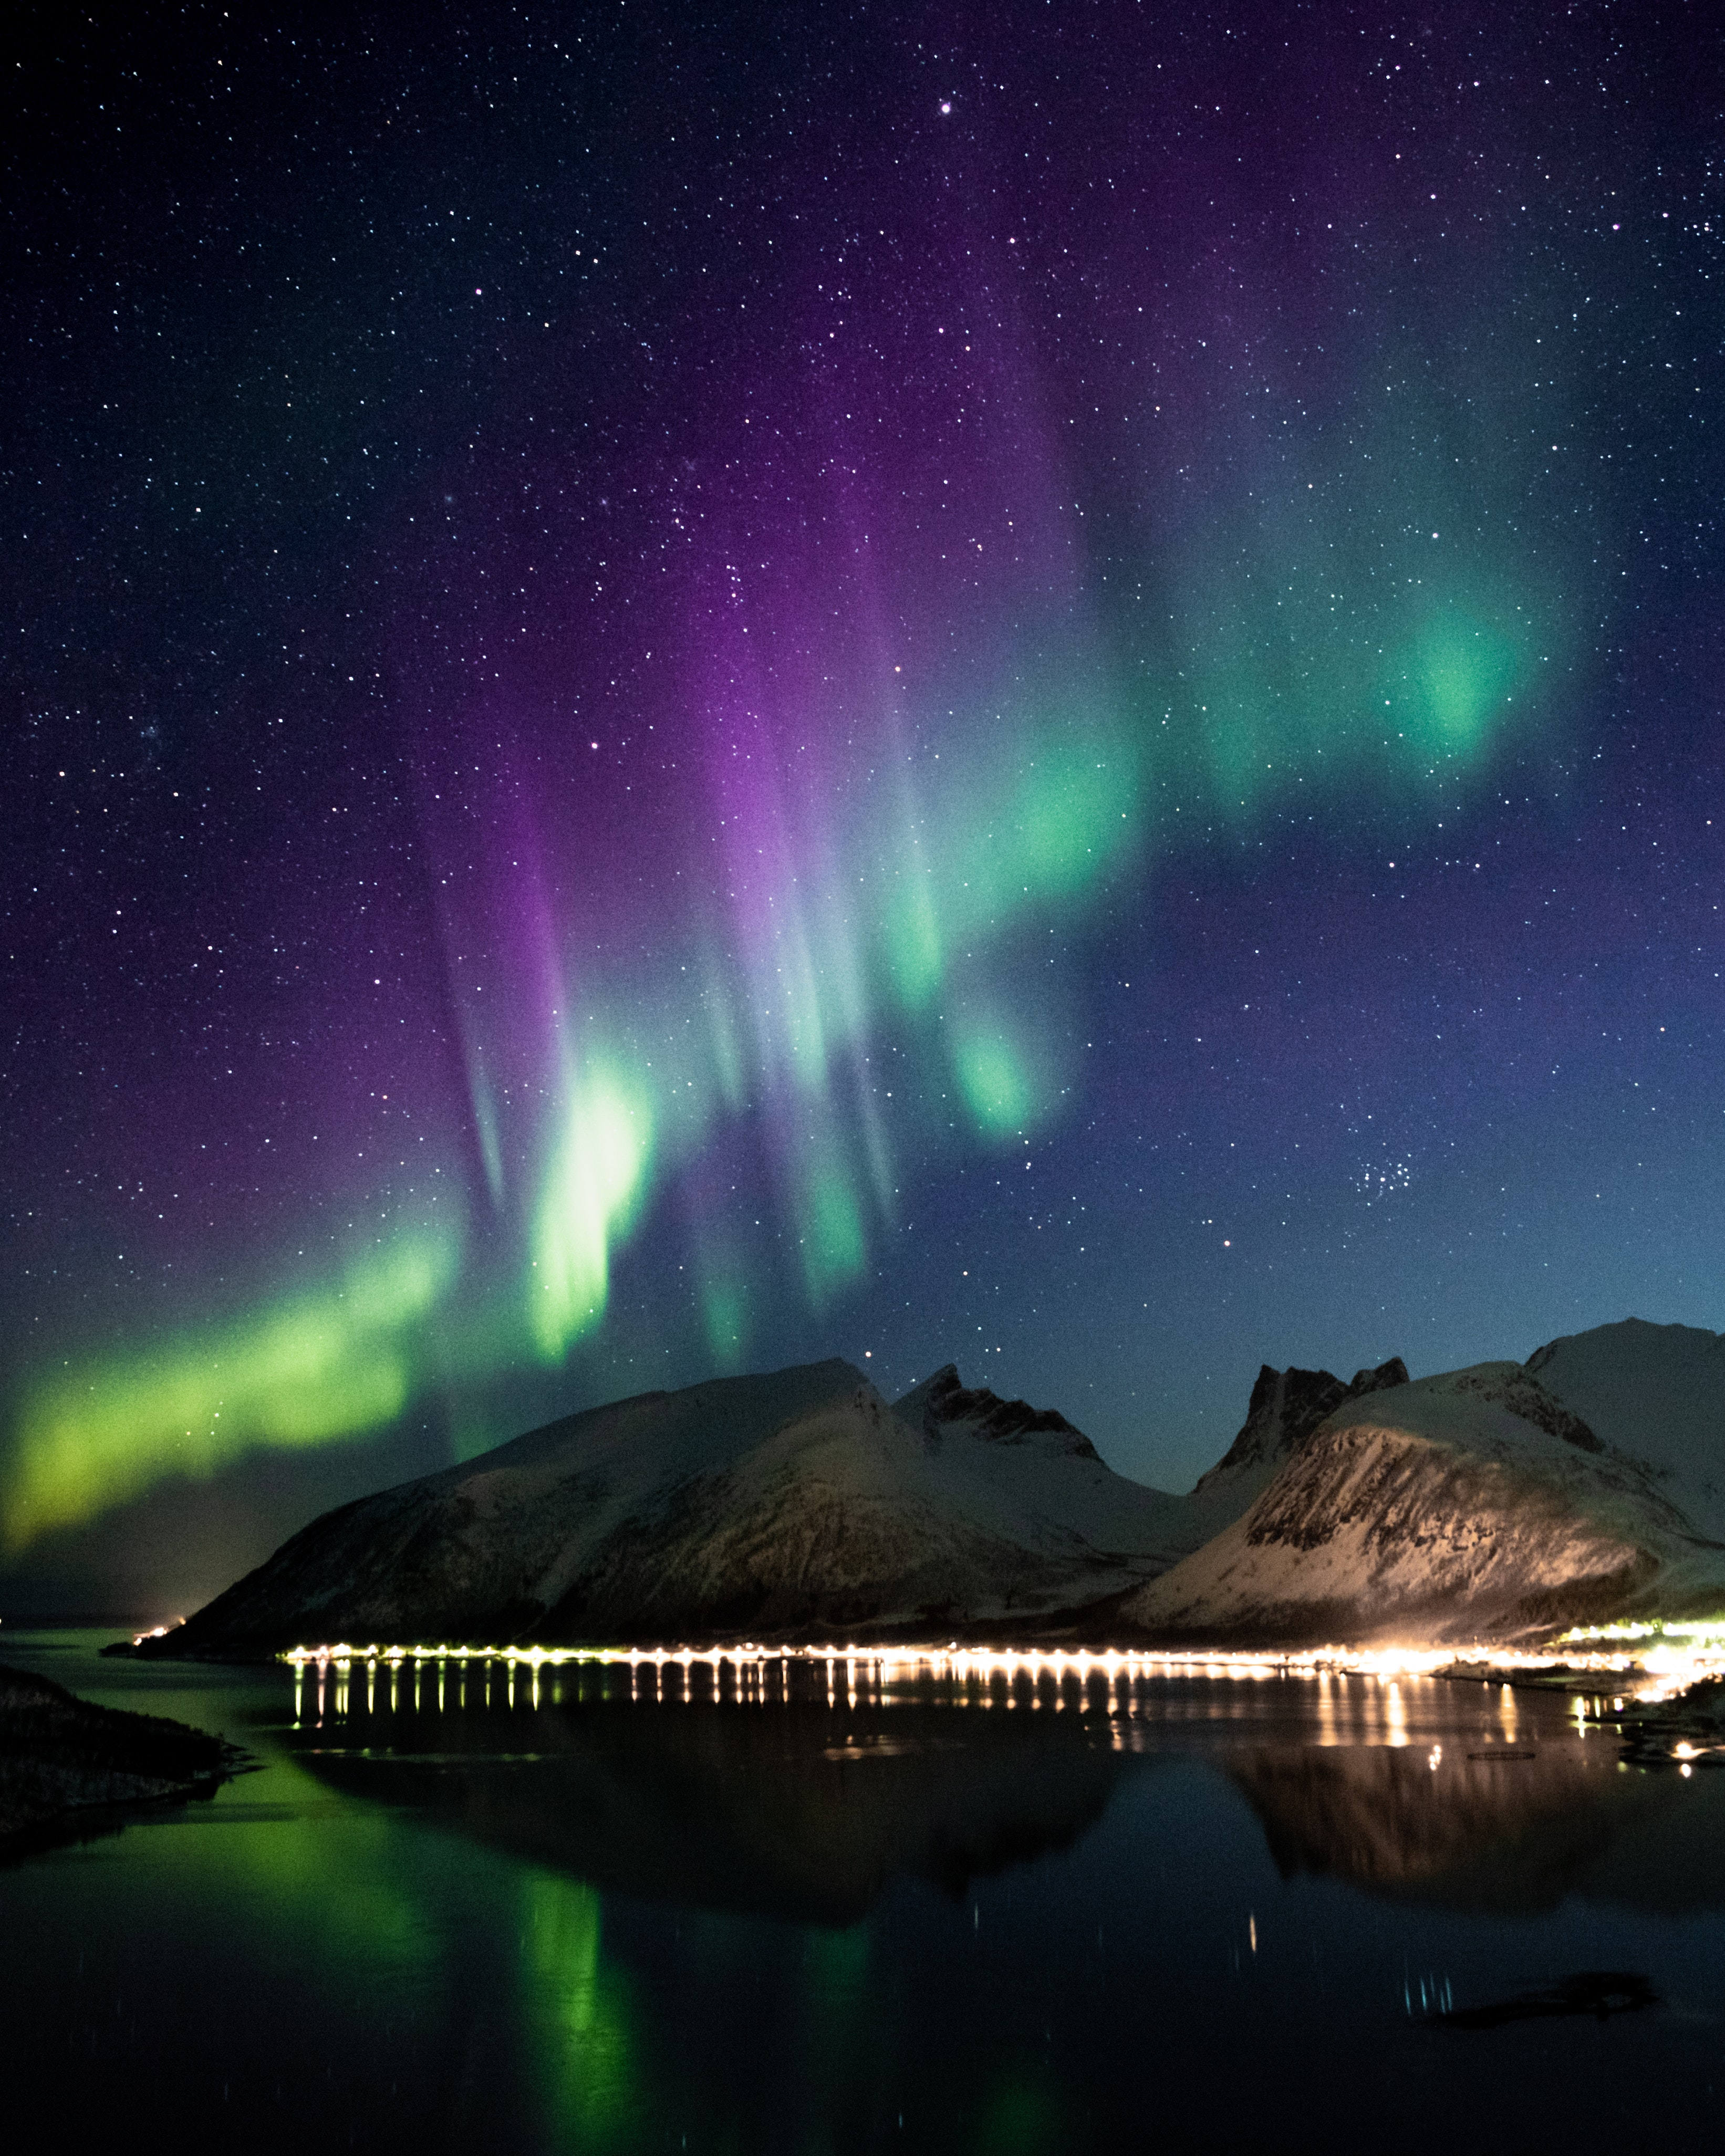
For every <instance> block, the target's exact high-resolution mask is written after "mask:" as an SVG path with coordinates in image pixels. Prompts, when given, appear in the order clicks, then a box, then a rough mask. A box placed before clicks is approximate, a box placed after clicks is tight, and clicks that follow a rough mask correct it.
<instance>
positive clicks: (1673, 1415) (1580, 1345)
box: [1527, 1317, 1725, 1539]
mask: <svg viewBox="0 0 1725 2156" xmlns="http://www.w3.org/2000/svg"><path fill="white" fill-rule="evenodd" d="M1527 1368H1528V1369H1529V1370H1530V1371H1531V1372H1532V1373H1533V1375H1534V1376H1535V1377H1537V1378H1538V1380H1539V1382H1540V1383H1541V1384H1542V1385H1543V1386H1544V1388H1545V1389H1546V1390H1547V1392H1548V1393H1550V1394H1553V1396H1554V1397H1555V1398H1556V1399H1560V1400H1561V1401H1563V1404H1564V1405H1565V1406H1566V1407H1568V1408H1570V1409H1573V1410H1574V1412H1575V1414H1579V1416H1580V1417H1581V1419H1582V1420H1583V1421H1584V1422H1585V1423H1586V1424H1588V1425H1589V1428H1591V1429H1593V1430H1597V1431H1598V1433H1599V1435H1600V1436H1601V1437H1602V1438H1603V1439H1604V1441H1605V1442H1606V1444H1607V1445H1614V1446H1615V1448H1616V1449H1617V1450H1619V1451H1620V1452H1625V1453H1627V1454H1629V1455H1630V1457H1631V1458H1632V1459H1635V1460H1643V1461H1645V1463H1646V1464H1647V1466H1649V1467H1650V1468H1651V1470H1652V1471H1653V1473H1654V1476H1655V1477H1656V1481H1657V1482H1658V1486H1659V1488H1660V1490H1661V1493H1662V1494H1663V1495H1664V1496H1666V1497H1669V1498H1670V1499H1671V1502H1672V1503H1673V1504H1675V1505H1677V1506H1679V1507H1681V1510H1682V1511H1683V1512H1684V1513H1685V1514H1686V1517H1687V1518H1688V1519H1689V1521H1690V1522H1691V1523H1692V1525H1693V1526H1694V1527H1697V1528H1699V1529H1700V1530H1701V1532H1702V1533H1703V1534H1706V1535H1707V1536H1710V1537H1719V1538H1721V1539H1725V1333H1718V1332H1703V1331H1702V1329H1701V1327H1698V1326H1694V1325H1650V1324H1648V1323H1647V1322H1646V1320H1645V1318H1640V1317H1626V1318H1625V1319H1624V1320H1623V1321H1622V1322H1621V1323H1620V1324H1617V1325H1598V1326H1595V1327H1594V1328H1593V1330H1592V1331H1591V1332H1572V1333H1570V1334H1568V1336H1567V1337H1564V1338H1563V1339H1561V1340H1553V1341H1550V1342H1548V1343H1547V1345H1546V1346H1545V1347H1538V1348H1536V1349H1535V1350H1534V1352H1533V1353H1532V1354H1531V1355H1530V1356H1529V1357H1528V1358H1527Z"/></svg>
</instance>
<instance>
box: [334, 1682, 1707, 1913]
mask: <svg viewBox="0 0 1725 2156" xmlns="http://www.w3.org/2000/svg"><path fill="white" fill-rule="evenodd" d="M294 1698H295V1724H296V1727H295V1732H294V1748H295V1751H296V1753H298V1754H299V1756H300V1758H301V1760H302V1762H303V1763H304V1764H305V1766H306V1767H307V1768H309V1769H310V1770H311V1772H312V1773H313V1774H316V1776H317V1777H318V1778H319V1779H321V1780H322V1781H324V1782H325V1783H326V1784H328V1785H330V1786H331V1787H332V1788H336V1789H340V1790H341V1791H342V1792H343V1793H344V1794H347V1795H350V1796H352V1797H356V1798H362V1799H378V1800H382V1801H383V1802H385V1803H387V1804H392V1805H396V1806H403V1807H407V1808H410V1809H413V1810H414V1811H415V1812H416V1813H418V1814H419V1815H421V1816H423V1817H424V1818H426V1819H427V1820H430V1821H433V1822H435V1823H436V1824H437V1825H439V1826H441V1827H444V1828H449V1829H453V1830H455V1831H457V1832H459V1833H460V1834H462V1835H465V1836H468V1837H470V1838H471V1839H472V1840H476V1841H480V1842H483V1843H485V1845H488V1846H490V1847H492V1848H494V1849H496V1850H499V1851H507V1852H509V1853H511V1855H513V1856H517V1857H521V1858H524V1859H526V1860H529V1861H532V1862H534V1863H536V1864H539V1865H543V1866H553V1867H555V1868H556V1869H557V1870H558V1871H561V1872H562V1873H564V1874H566V1875H569V1876H575V1877H578V1878H580V1879H582V1880H583V1881H587V1882H588V1883H589V1884H591V1885H593V1886H598V1887H601V1888H603V1889H610V1890H617V1891H622V1892H628V1893H629V1894H632V1895H635V1896H639V1897H649V1898H652V1899H656V1900H664V1901H672V1902H679V1903H682V1904H685V1905H686V1906H688V1907H704V1908H711V1909H728V1910H733V1911H740V1912H743V1911H746V1912H754V1913H759V1914H770V1915H774V1916H781V1917H793V1918H797V1919H799V1920H803V1921H813V1922H821V1923H824V1924H829V1925H845V1924H850V1923H853V1922H855V1921H856V1920H857V1919H858V1918H859V1917H861V1916H862V1915H864V1914H865V1912H867V1911H868V1910H869V1908H870V1907H871V1906H872V1905H873V1904H874V1903H875V1902H876V1901H877V1900H878V1899H879V1898H880V1896H881V1894H882V1893H883V1892H885V1891H886V1887H887V1886H888V1885H889V1884H890V1883H891V1881H892V1880H894V1879H895V1878H896V1877H900V1876H916V1877H920V1878H922V1879H926V1880H930V1881H935V1882H936V1883H937V1884H938V1885H939V1886H941V1887H942V1889H944V1890H945V1891H946V1892H948V1893H951V1894H954V1895H961V1894H963V1892H964V1891H965V1890H966V1888H967V1887H968V1886H969V1884H970V1883H971V1882H972V1881H974V1880H976V1879H978V1878H981V1877H984V1876H989V1875H991V1874H993V1873H995V1872H998V1871H1001V1870H1003V1869H1004V1868H1005V1867H1008V1866H1011V1865H1013V1864H1016V1863H1021V1862H1029V1861H1033V1860H1034V1859H1035V1858H1036V1857H1038V1856H1042V1855H1044V1854H1045V1853H1046V1852H1048V1851H1053V1850H1056V1849H1060V1848H1065V1847H1068V1846H1070V1845H1072V1844H1073V1843H1075V1842H1076V1841H1077V1840H1079V1839H1080V1838H1081V1837H1082V1836H1083V1835H1085V1834H1086V1833H1087V1832H1088V1831H1089V1830H1091V1828H1092V1827H1093V1826H1094V1825H1095V1824H1096V1822H1097V1821H1098V1820H1100V1819H1101V1817H1102V1815H1103V1814H1104V1812H1105V1811H1106V1809H1107V1807H1108V1805H1109V1803H1110V1801H1111V1798H1112V1797H1113V1795H1114V1794H1115V1791H1116V1789H1117V1786H1118V1785H1119V1784H1120V1782H1121V1780H1122V1777H1123V1776H1125V1775H1127V1774H1129V1773H1131V1772H1133V1771H1135V1770H1137V1768H1142V1766H1144V1765H1146V1764H1147V1763H1150V1762H1151V1761H1153V1759H1156V1758H1162V1759H1168V1758H1173V1757H1174V1756H1176V1755H1177V1754H1178V1753H1183V1752H1184V1753H1189V1752H1192V1751H1200V1752H1207V1753H1211V1754H1213V1755H1214V1757H1215V1758H1216V1760H1217V1763H1218V1764H1219V1765H1220V1766H1221V1767H1222V1768H1224V1770H1225V1772H1226V1774H1228V1775H1229V1776H1230V1778H1231V1779H1232V1781H1233V1782H1234V1784H1235V1786H1236V1787H1237V1788H1238V1789H1240V1791H1241V1792H1242V1793H1243V1794H1245V1797H1246V1799H1248V1801H1249V1803H1250V1805H1251V1808H1252V1809H1253V1811H1254V1812H1255V1815H1256V1816H1257V1818H1258V1820H1259V1821H1260V1825H1261V1826H1262V1829H1263V1832H1264V1835H1265V1839H1266V1843H1267V1845H1268V1849H1269V1851H1270V1854H1271V1856H1272V1857H1273V1858H1274V1860H1275V1862H1276V1866H1277V1867H1278V1869H1279V1870H1280V1871H1281V1874H1282V1876H1284V1877H1285V1878H1292V1877H1294V1876H1297V1875H1299V1874H1301V1873H1307V1874H1321V1875H1324V1876H1331V1877H1335V1878H1339V1879H1344V1880H1347V1881H1351V1882H1352V1883H1353V1884H1354V1885H1356V1886H1362V1887H1364V1888H1367V1889H1368V1890H1370V1891H1372V1892H1378V1893H1387V1894H1390V1895H1394V1896H1396V1897H1408V1896H1417V1897H1422V1898H1425V1899H1427V1900H1437V1901H1441V1902H1447V1903H1449V1904H1450V1905H1452V1906H1457V1907H1494V1908H1508V1907H1515V1908H1523V1909H1530V1910H1531V1909H1542V1908H1548V1907H1553V1906H1555V1905H1556V1903H1557V1902H1558V1901H1560V1900H1561V1899H1562V1897H1563V1895H1564V1894H1566V1893H1568V1892H1571V1891H1573V1890H1574V1888H1575V1887H1576V1886H1578V1885H1579V1884H1582V1883H1584V1882H1587V1881H1594V1882H1595V1883H1597V1884H1598V1885H1599V1891H1602V1892H1614V1893H1617V1894H1620V1895H1625V1896H1627V1897H1629V1898H1630V1899H1632V1900H1635V1901H1636V1902H1640V1903H1641V1904H1642V1905H1651V1906H1659V1907H1666V1906H1681V1905H1682V1902H1683V1897H1685V1896H1686V1895H1687V1896H1693V1895H1695V1894H1697V1893H1698V1894H1699V1895H1700V1896H1701V1897H1702V1899H1703V1900H1704V1901H1706V1902H1707V1904H1708V1905H1709V1906H1712V1901H1713V1898H1714V1897H1716V1896H1718V1897H1720V1898H1722V1899H1725V1858H1721V1859H1715V1860H1714V1861H1712V1864H1711V1865H1708V1864H1703V1865H1702V1866H1701V1867H1700V1868H1699V1870H1698V1871H1697V1867H1696V1866H1694V1864H1693V1863H1692V1861H1691V1860H1690V1859H1689V1858H1687V1857H1684V1858H1683V1859H1682V1860H1681V1861H1680V1862H1674V1863H1673V1864H1669V1865H1666V1866H1665V1867H1664V1869H1663V1870H1661V1861H1662V1860H1661V1857H1660V1856H1659V1853H1658V1852H1659V1848H1660V1843H1659V1837H1658V1835H1656V1834H1652V1835H1650V1832H1649V1830H1650V1829H1651V1827H1653V1826H1654V1825H1656V1823H1657V1822H1658V1820H1660V1819H1661V1818H1662V1817H1663V1815H1664V1814H1665V1812H1666V1810H1667V1809H1668V1808H1669V1807H1670V1805H1671V1803H1672V1801H1673V1785H1672V1784H1671V1783H1670V1781H1669V1780H1668V1779H1664V1778H1660V1777H1652V1778H1649V1777H1645V1776H1641V1775H1638V1774H1625V1772H1624V1771H1623V1769H1622V1766H1621V1762H1620V1758H1619V1748H1618V1746H1617V1743H1616V1741H1615V1735H1614V1733H1613V1731H1612V1729H1611V1727H1609V1722H1602V1720H1601V1718H1600V1717H1602V1716H1603V1715H1606V1714H1608V1713H1609V1709H1610V1707H1611V1702H1609V1701H1606V1700H1598V1701H1589V1700H1588V1699H1585V1698H1582V1699H1577V1700H1572V1699H1569V1698H1568V1697H1563V1696H1561V1695H1558V1694H1555V1693H1539V1692H1522V1693H1519V1694H1518V1693H1517V1692H1515V1691H1512V1690H1511V1689H1510V1688H1509V1687H1507V1686H1497V1685H1490V1686H1488V1685H1485V1684H1481V1685H1479V1686H1461V1685H1457V1684H1455V1683H1453V1682H1448V1681H1444V1680H1442V1679H1438V1678H1432V1677H1422V1676H1400V1677H1389V1678H1379V1677H1373V1676H1360V1675H1354V1676H1348V1675H1343V1674H1339V1673H1333V1672H1332V1673H1325V1674H1322V1675H1318V1676H1298V1677H1292V1676H1281V1677H1277V1676H1274V1675H1270V1676H1260V1677H1254V1678H1251V1679H1243V1678H1240V1677H1239V1676H1227V1675H1223V1676H1215V1677H1210V1676H1181V1677H1170V1676H1153V1677H1152V1676H1142V1675H1133V1674H1132V1673H1131V1672H1129V1671H1121V1670H1111V1669H1102V1668H1092V1669H1089V1670H1082V1671H1081V1670H1074V1669H1070V1668H1061V1667H1060V1666H1047V1667H1040V1668H1039V1667H1019V1668H1012V1669H1007V1668H995V1669H992V1670H978V1669H974V1668H972V1669H963V1670H956V1671H933V1672H931V1671H928V1670H926V1669H925V1670H922V1671H907V1670H906V1669H905V1668H904V1667H903V1666H899V1665H895V1664H892V1663H891V1662H883V1661H879V1660H875V1659H873V1658H870V1657H869V1656H866V1655H833V1656H830V1657H829V1658H826V1659H825V1660H824V1661H821V1660H817V1661H809V1660H797V1659H793V1658H786V1659H783V1660H775V1659H772V1658H768V1659H765V1660H753V1661H751V1660H742V1661H736V1662H731V1661H706V1660H703V1659H701V1657H698V1656H696V1655H667V1656H658V1657H654V1658H650V1659H649V1658H642V1659H641V1660H640V1661H639V1662H637V1663H634V1664H629V1663H623V1662H612V1663H600V1662H593V1663H577V1664H571V1665H567V1666H550V1667H547V1668H546V1669H545V1670H543V1671H542V1670H540V1669H538V1668H537V1667H535V1666H520V1667H519V1668H518V1666H517V1665H516V1664H515V1663H513V1662H508V1663H504V1662H496V1663H494V1662H491V1661H485V1662H475V1664H474V1665H473V1666H472V1667H471V1668H469V1667H468V1666H467V1665H466V1664H465V1663H463V1664H458V1665H457V1666H456V1667H455V1668H454V1671H451V1670H449V1668H447V1667H446V1666H444V1664H443V1663H441V1662H439V1663H436V1664H432V1663H429V1662H428V1663H425V1664H424V1665H421V1664H414V1665H413V1666H412V1669H411V1676H409V1677H408V1679H407V1681H406V1682H405V1684H403V1682H402V1681H400V1672H399V1671H398V1670H397V1669H395V1668H391V1669H390V1671H389V1672H388V1683H387V1684H382V1683H379V1682H378V1681H377V1668H376V1666H375V1664H372V1665H369V1666H367V1670H366V1675H365V1682H364V1685H363V1686H362V1687H361V1686H359V1685H357V1684H356V1683H354V1682H353V1681H352V1678H351V1674H350V1671H349V1670H348V1669H347V1666H344V1665H341V1664H335V1665H331V1666H330V1667H329V1668H328V1669H327V1670H326V1669H325V1668H323V1667H321V1666H317V1667H315V1668H314V1669H313V1670H312V1671H311V1672H310V1673H309V1674H308V1672H307V1671H305V1670H304V1669H301V1670H297V1671H295V1678H294ZM1693 1816H1694V1810H1693V1807H1692V1808H1691V1810H1690V1812H1689V1813H1688V1814H1686V1817H1687V1818H1692V1817H1693ZM1625 1838H1628V1839H1630V1840H1634V1841H1635V1845H1636V1847H1637V1849H1638V1851H1640V1854H1639V1855H1638V1856H1637V1858H1636V1860H1635V1865H1633V1866H1628V1867H1625V1865H1623V1864H1622V1863H1621V1862H1619V1861H1616V1860H1615V1858H1614V1856H1613V1852H1614V1851H1615V1850H1616V1848H1617V1846H1618V1845H1619V1844H1620V1842H1622V1841H1624V1840H1625ZM1721 1846H1722V1847H1725V1841H1722V1843H1721Z"/></svg>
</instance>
